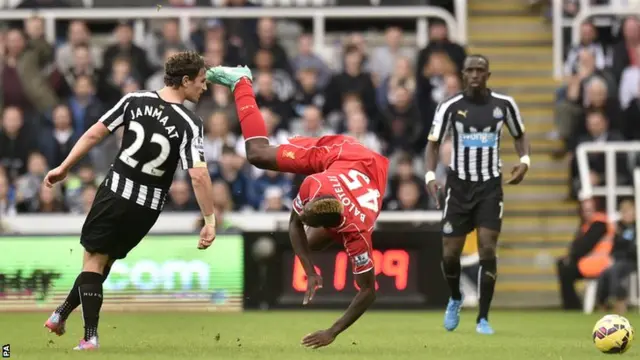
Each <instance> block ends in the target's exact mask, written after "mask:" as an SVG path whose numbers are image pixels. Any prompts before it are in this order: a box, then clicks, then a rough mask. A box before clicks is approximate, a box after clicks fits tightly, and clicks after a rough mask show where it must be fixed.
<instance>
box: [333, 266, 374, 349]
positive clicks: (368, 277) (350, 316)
mask: <svg viewBox="0 0 640 360" xmlns="http://www.w3.org/2000/svg"><path fill="white" fill-rule="evenodd" d="M355 278H356V284H358V287H359V288H360V290H359V291H358V293H357V294H356V297H354V298H353V300H352V301H351V304H349V307H348V308H347V311H345V313H344V315H342V317H341V318H340V319H338V320H337V321H336V322H335V323H334V324H333V326H331V328H330V330H331V332H332V333H333V335H334V336H337V335H338V334H340V333H341V332H343V331H345V330H346V329H347V328H348V327H349V326H351V325H352V324H353V323H354V322H356V320H358V319H359V318H360V316H362V314H364V312H365V311H367V309H368V308H369V307H370V306H371V304H373V302H374V301H375V300H376V276H375V272H374V271H373V269H371V270H369V271H366V272H364V273H360V274H356V275H355Z"/></svg>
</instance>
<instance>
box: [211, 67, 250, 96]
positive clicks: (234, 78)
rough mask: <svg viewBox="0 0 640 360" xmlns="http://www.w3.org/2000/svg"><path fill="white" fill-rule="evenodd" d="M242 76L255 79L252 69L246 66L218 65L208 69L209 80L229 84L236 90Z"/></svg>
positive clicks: (229, 86) (228, 85)
mask: <svg viewBox="0 0 640 360" xmlns="http://www.w3.org/2000/svg"><path fill="white" fill-rule="evenodd" d="M242 78H247V79H249V81H253V76H252V75H251V70H249V68H248V67H246V66H243V67H231V66H216V67H212V68H210V69H209V70H207V80H208V81H211V82H212V83H214V84H220V85H224V86H227V87H228V88H229V89H231V91H234V90H235V87H236V84H237V83H238V81H240V80H241V79H242Z"/></svg>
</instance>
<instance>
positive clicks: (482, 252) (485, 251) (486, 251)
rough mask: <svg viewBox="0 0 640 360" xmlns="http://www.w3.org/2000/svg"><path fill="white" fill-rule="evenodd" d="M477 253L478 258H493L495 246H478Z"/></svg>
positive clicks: (494, 256)
mask: <svg viewBox="0 0 640 360" xmlns="http://www.w3.org/2000/svg"><path fill="white" fill-rule="evenodd" d="M478 255H479V256H480V259H487V260H490V259H495V258H496V247H495V246H494V245H489V246H480V247H479V248H478Z"/></svg>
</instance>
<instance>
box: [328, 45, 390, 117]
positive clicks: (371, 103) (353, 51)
mask: <svg viewBox="0 0 640 360" xmlns="http://www.w3.org/2000/svg"><path fill="white" fill-rule="evenodd" d="M344 64H345V67H344V72H342V73H341V74H335V75H333V77H332V78H331V80H330V82H329V85H327V88H326V89H325V99H326V103H325V109H324V113H330V112H332V111H336V110H340V107H341V105H342V100H343V98H344V96H345V95H346V94H358V96H359V97H360V99H361V101H362V103H363V104H364V107H365V112H366V113H367V116H369V117H373V116H375V115H376V113H377V107H376V95H375V86H374V85H373V81H372V79H371V74H369V73H368V72H364V71H363V70H362V69H363V58H362V53H361V51H360V50H359V49H358V48H357V47H355V46H350V47H348V48H347V49H346V52H345V57H344Z"/></svg>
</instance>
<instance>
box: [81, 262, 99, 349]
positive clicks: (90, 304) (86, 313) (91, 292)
mask: <svg viewBox="0 0 640 360" xmlns="http://www.w3.org/2000/svg"><path fill="white" fill-rule="evenodd" d="M80 275H81V276H82V278H81V282H80V286H79V287H78V292H79V293H80V300H81V304H82V317H83V318H84V339H85V340H89V339H90V338H91V337H93V336H98V319H99V318H100V308H101V307H102V281H103V280H104V277H103V275H102V274H98V273H94V272H83V273H82V274H80Z"/></svg>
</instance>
